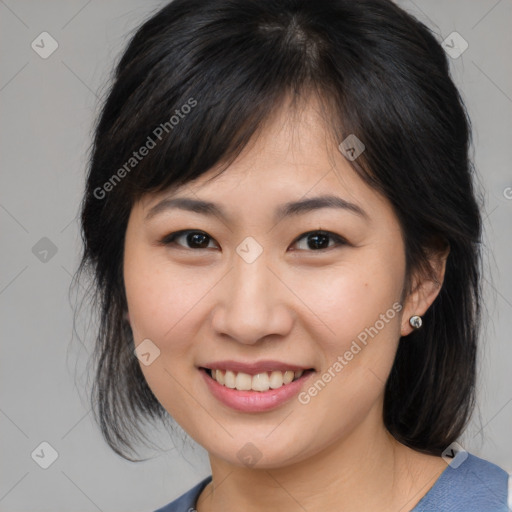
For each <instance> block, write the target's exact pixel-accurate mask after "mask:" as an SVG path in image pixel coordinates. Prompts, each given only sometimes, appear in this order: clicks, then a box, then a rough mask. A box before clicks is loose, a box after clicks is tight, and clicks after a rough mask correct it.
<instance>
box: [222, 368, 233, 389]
mask: <svg viewBox="0 0 512 512" xmlns="http://www.w3.org/2000/svg"><path fill="white" fill-rule="evenodd" d="M224 386H226V387H228V388H231V389H235V374H234V373H233V372H232V371H229V370H228V371H227V372H226V373H225V374H224Z"/></svg>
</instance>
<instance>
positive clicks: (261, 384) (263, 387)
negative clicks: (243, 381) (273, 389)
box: [251, 372, 270, 391]
mask: <svg viewBox="0 0 512 512" xmlns="http://www.w3.org/2000/svg"><path fill="white" fill-rule="evenodd" d="M251 389H253V390H254V391H268V390H269V389H270V379H269V378H268V373H266V372H265V373H258V374H256V375H253V376H252V388H251Z"/></svg>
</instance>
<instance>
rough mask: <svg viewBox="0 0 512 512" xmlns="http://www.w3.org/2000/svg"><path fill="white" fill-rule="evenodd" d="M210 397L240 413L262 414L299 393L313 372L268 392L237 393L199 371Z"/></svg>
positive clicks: (201, 370)
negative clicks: (210, 394)
mask: <svg viewBox="0 0 512 512" xmlns="http://www.w3.org/2000/svg"><path fill="white" fill-rule="evenodd" d="M199 371H200V372H201V374H202V375H203V378H204V379H205V381H206V384H207V386H208V388H209V390H210V391H211V393H212V395H213V396H214V397H215V398H217V400H219V401H220V402H222V403H223V404H224V405H227V406H228V407H231V408H232V409H235V410H237V411H242V412H264V411H269V410H271V409H275V408H277V407H279V406H280V405H282V404H284V403H285V402H287V401H288V400H290V399H291V398H293V397H294V396H295V395H297V394H298V393H299V391H300V390H301V388H302V387H303V385H304V383H305V382H306V381H307V380H308V379H309V377H311V375H313V373H314V372H313V371H308V372H306V373H304V374H303V375H302V376H301V377H299V378H298V379H297V380H294V381H292V382H290V383H289V384H284V385H283V386H281V387H280V388H277V389H269V390H268V391H239V390H237V389H231V388H228V387H226V386H223V385H222V384H219V383H218V382H217V381H216V380H215V379H212V378H211V377H210V376H209V375H208V373H207V372H206V370H203V369H202V368H201V369H199Z"/></svg>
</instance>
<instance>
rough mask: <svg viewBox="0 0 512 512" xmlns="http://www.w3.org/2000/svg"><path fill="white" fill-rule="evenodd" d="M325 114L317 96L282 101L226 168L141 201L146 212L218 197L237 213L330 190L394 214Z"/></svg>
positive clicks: (372, 212)
mask: <svg viewBox="0 0 512 512" xmlns="http://www.w3.org/2000/svg"><path fill="white" fill-rule="evenodd" d="M322 116H323V114H322V112H321V109H320V108H319V106H318V103H316V102H314V101H311V102H309V103H307V104H304V105H303V107H302V108H300V109H290V108H286V106H282V107H281V108H280V109H278V110H277V111H276V112H275V113H274V115H273V116H272V117H271V118H270V119H268V120H267V122H266V123H265V124H264V125H263V126H262V127H261V129H260V130H259V132H258V133H257V134H256V135H255V136H254V137H253V139H252V140H251V141H250V143H249V144H248V145H247V146H246V147H245V148H244V149H243V150H242V152H241V153H240V154H239V155H238V157H237V158H236V159H235V160H234V161H233V162H232V163H231V164H230V165H229V166H228V167H227V168H226V169H225V170H223V172H220V170H221V168H222V166H221V165H220V164H219V165H218V166H216V167H214V168H212V169H210V170H208V171H207V172H205V173H204V174H202V175H201V176H199V177H198V178H197V179H195V180H193V181H190V182H188V183H186V184H184V185H182V186H180V187H176V188H173V189H169V190H166V191H164V192H162V193H158V194H148V195H146V196H144V197H143V198H142V199H141V201H140V206H141V207H142V210H143V212H144V213H145V214H147V213H148V212H149V211H150V210H151V209H152V208H154V207H155V205H156V204H158V203H159V202H161V201H162V200H164V199H166V198H172V197H189V198H196V199H199V198H200V199H204V200H208V201H215V202H216V203H221V204H222V205H225V208H224V209H225V210H226V211H227V212H228V213H229V212H231V213H233V214H234V215H236V214H237V213H238V212H239V211H241V210H249V211H250V210H252V211H257V210H262V209H269V210H270V209H272V211H274V210H275V208H274V206H275V205H277V204H280V205H282V204H283V203H286V202H290V201H297V200H299V199H307V198H313V197H318V196H325V195H328V194H329V195H336V196H338V197H341V198H342V199H344V200H345V201H346V202H350V203H351V204H353V205H356V206H358V207H359V208H360V209H361V210H363V211H364V212H367V213H368V214H369V216H370V217H375V216H377V217H378V216H382V215H388V216H389V215H390V214H392V211H391V205H390V204H389V201H388V200H387V199H386V198H384V197H382V196H381V195H380V194H378V193H377V192H376V191H375V190H374V189H372V188H371V187H369V186H368V185H367V184H366V183H365V182H364V181H363V180H362V179H361V178H360V177H359V175H358V174H357V173H356V171H355V170H354V169H353V168H352V166H351V164H350V162H349V161H348V160H347V159H346V158H345V156H344V155H343V154H342V153H341V151H340V150H339V148H338V144H337V141H335V140H334V138H333V136H332V133H331V132H330V131H329V130H328V129H327V127H326V122H325V119H324V118H323V117H322Z"/></svg>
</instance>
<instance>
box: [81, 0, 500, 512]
mask: <svg viewBox="0 0 512 512" xmlns="http://www.w3.org/2000/svg"><path fill="white" fill-rule="evenodd" d="M469 141H470V131H469V120H468V118H467V115H466V112H465V109H464V106H463V103H462V100H461V98H460V96H459V93H458V91H457V89H456V88H455V86H454V84H453V82H452V80H451V78H450V76H449V72H448V64H447V58H446V56H445V54H444V52H443V49H442V48H441V46H440V45H439V44H438V43H437V41H436V40H435V38H434V37H433V36H432V35H431V33H430V32H429V30H428V29H427V28H426V27H425V26H424V25H422V24H421V23H419V22H418V21H417V20H415V19H414V18H413V17H411V16H410V15H408V14H407V13H405V12H404V11H402V10H401V9H399V8H398V7H397V6H396V5H394V4H393V3H392V2H390V1H387V0H364V1H359V2H352V1H348V0H335V1H332V0H318V1H317V0H315V2H311V1H306V0H279V1H277V0H273V1H272V0H211V1H207V0H175V1H173V2H172V3H170V4H169V5H167V6H165V7H164V8H162V9H161V10H160V11H159V12H158V13H156V14H155V15H154V16H152V17H151V19H149V20H148V21H147V22H145V23H144V24H143V25H142V26H141V27H140V29H139V30H138V31H137V33H136V34H135V36H134V37H133V39H132V40H131V42H130V44H129V46H128V48H127V49H126V51H125V52H124V54H123V56H122V58H121V60H120V62H119V64H118V65H117V68H116V73H115V79H114V83H113V86H112V89H111V90H110V93H109V95H108V97H107V99H106V102H105V105H104V107H103V111H102V114H101V117H100V119H99V122H98V125H97V127H96V133H95V140H94V146H93V150H92V156H91V165H90V169H89V174H88V178H87V190H86V194H85V197H84V202H83V209H82V229H83V239H84V243H85V248H84V254H83V260H82V265H81V269H82V270H89V271H90V272H91V273H92V275H93V276H94V283H95V286H96V292H97V298H98V302H97V304H98V306H99V310H100V318H101V325H100V329H99V332H98V337H97V347H96V356H97V363H96V364H97V373H96V381H95V385H94V388H93V393H92V398H93V405H94V406H95V415H96V418H97V420H98V422H99V424H100V426H101V429H102V432H103V435H104V436H105V439H106V440H107V442H108V443H109V444H110V446H111V447H112V448H113V449H114V450H115V451H116V452H117V453H118V454H120V455H122V456H123V457H125V458H129V457H128V456H127V452H126V450H127V449H131V447H132V445H131V439H133V438H135V437H137V436H138V437H139V438H142V437H143V435H144V434H143V430H142V429H140V426H139V420H140V419H143V418H151V419H161V420H163V421H164V422H165V421H167V420H168V419H169V417H172V418H173V419H174V420H175V421H176V422H177V423H178V424H179V425H180V426H181V427H183V429H184V430H185V431H186V432H187V433H188V434H189V435H190V436H191V437H192V438H193V439H194V440H195V441H197V442H198V443H199V444H200V445H202V446H203V447H204V448H205V449H206V450H207V451H208V454H209V458H210V464H211V470H212V475H211V476H210V477H208V478H206V479H205V480H203V481H202V482H199V483H198V485H197V486H195V487H194V488H192V489H191V490H190V491H189V492H188V493H186V494H185V495H183V496H182V497H181V498H179V499H178V500H175V501H174V502H172V503H170V504H169V505H167V506H165V507H163V508H161V509H159V512H171V511H176V512H178V511H188V510H190V509H196V510H197V511H199V512H216V511H219V510H224V511H225V510H244V511H253V510H265V509H269V508H273V509H277V510H286V511H287V510H290V511H292V510H333V511H334V510H336V511H338V510H343V511H360V510H365V511H366V510H381V511H398V510H400V511H414V512H418V511H427V510H428V511H431V510H436V511H437V510H454V511H455V510H457V511H458V510H460V511H465V512H468V511H473V510H474V511H477V510H478V511H484V510H485V511H505V510H507V508H506V507H507V504H506V500H507V497H506V489H507V474H506V472H505V471H504V470H503V469H501V468H499V467H497V466H496V465H494V464H492V463H490V462H488V461H485V460H482V459H480V458H478V457H476V456H474V455H471V454H468V453H467V452H466V451H465V450H464V449H463V447H462V446H461V445H460V444H458V443H457V442H456V441H457V439H459V437H460V435H461V433H462V432H463V430H464V428H465V426H466V425H467V422H468V420H469V418H470V415H471V412H472V408H473V403H474V391H475V369H476V353H477V352H476V348H477V338H478V329H479V319H480V308H481V303H480V300H481V289H480V275H481V254H480V246H479V244H480V239H481V224H482V219H481V215H480V211H479V208H478V204H477V201H476V198H475V192H474V190H473V181H472V180H473V172H472V167H471V163H470V162H469V160H468V147H469ZM129 460H132V459H129Z"/></svg>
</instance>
